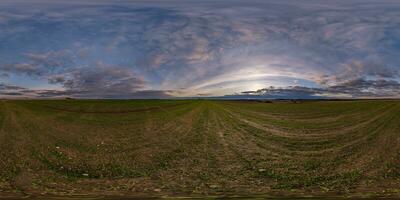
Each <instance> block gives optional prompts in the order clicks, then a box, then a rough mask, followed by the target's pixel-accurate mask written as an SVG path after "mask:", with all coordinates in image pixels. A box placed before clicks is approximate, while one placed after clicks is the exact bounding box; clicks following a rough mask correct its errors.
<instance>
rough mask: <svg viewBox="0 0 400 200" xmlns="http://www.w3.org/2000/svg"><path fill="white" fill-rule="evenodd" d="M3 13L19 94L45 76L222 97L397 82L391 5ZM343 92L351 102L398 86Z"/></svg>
mask: <svg viewBox="0 0 400 200" xmlns="http://www.w3.org/2000/svg"><path fill="white" fill-rule="evenodd" d="M0 5H2V7H1V8H0V30H1V32H0V73H1V74H2V76H0V79H2V82H4V83H6V82H7V83H8V84H11V85H18V84H19V85H20V86H22V87H26V88H30V87H31V86H30V85H28V84H24V80H28V79H35V80H46V81H47V82H48V85H49V88H50V86H53V85H57V86H60V87H61V88H62V91H63V92H64V93H62V92H59V93H57V92H56V93H57V94H58V95H75V96H80V97H102V96H103V97H113V96H114V97H120V96H129V95H133V94H138V93H140V92H141V91H143V94H145V93H146V94H150V93H152V96H155V95H156V94H160V97H161V96H162V97H166V96H165V95H167V96H169V95H177V96H196V95H198V94H201V95H202V96H204V94H209V96H215V95H222V96H223V95H227V94H232V93H234V92H235V91H236V92H238V93H240V92H241V91H246V90H256V89H257V88H255V87H259V88H258V89H261V88H267V87H269V86H282V87H287V86H289V85H292V84H293V81H294V80H300V81H298V82H297V86H299V87H305V88H325V89H326V90H329V91H320V92H319V93H316V94H318V95H321V96H329V94H331V93H339V92H336V91H334V87H343V86H344V85H346V84H349V83H352V82H357V81H360V80H364V81H367V82H368V83H371V81H372V82H373V81H375V85H374V86H373V87H375V88H376V87H378V86H377V85H376V84H378V83H379V84H380V83H383V82H385V83H386V82H387V83H392V81H394V82H398V81H399V79H400V75H399V67H400V66H399V65H398V63H400V27H399V25H398V23H399V22H400V12H398V11H399V10H400V4H399V3H398V2H396V1H391V0H384V1H359V0H351V1H329V2H321V1H302V0H300V1H289V0H288V1H279V2H277V1H268V0H267V1H257V0H254V1H246V2H243V1H229V2H225V1H214V2H207V1H202V2H198V1H184V2H183V1H169V2H168V3H166V2H164V1H143V2H131V1H119V2H109V1H79V2H78V1H58V2H57V3H55V2H53V1H46V0H36V1H32V2H30V3H21V1H4V2H2V3H0ZM282 77H283V78H282ZM278 79H279V80H280V81H277V80H278ZM379 84H378V85H379ZM346 87H349V88H354V90H350V89H346V90H347V91H351V92H353V94H350V93H351V92H345V93H344V94H346V95H350V96H352V97H359V96H362V95H367V96H374V95H376V96H384V95H387V96H392V95H397V90H398V88H397V87H391V86H388V85H385V87H387V88H386V89H384V88H382V87H381V89H380V90H373V89H369V90H368V92H364V90H365V88H363V89H362V93H360V91H359V88H357V85H349V86H346ZM371 87H372V86H371ZM182 88H184V89H182ZM389 90H390V91H389ZM152 91H157V92H152ZM164 91H168V92H164ZM382 91H384V92H382ZM158 92H159V93H158ZM276 92H278V91H276ZM282 92H283V91H282ZM341 92H343V91H341ZM50 93H51V92H50ZM56 93H54V94H51V95H52V96H57V94H56ZM43 94H44V93H43ZM133 96H134V95H133ZM133 96H132V97H133Z"/></svg>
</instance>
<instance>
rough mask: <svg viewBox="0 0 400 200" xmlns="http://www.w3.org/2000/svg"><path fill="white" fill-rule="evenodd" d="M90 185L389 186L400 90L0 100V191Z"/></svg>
mask: <svg viewBox="0 0 400 200" xmlns="http://www.w3.org/2000/svg"><path fill="white" fill-rule="evenodd" d="M99 194H104V195H127V196H138V195H139V196H146V195H148V196H161V195H168V196H209V195H210V196H213V195H228V196H229V195H267V196H280V195H285V196H287V195H297V196H304V195H307V196H309V195H316V196H335V195H338V196H347V195H350V196H375V195H377V196H397V197H400V101H367V100H365V101H305V102H297V103H293V102H273V103H262V102H250V101H206V100H129V101H128V100H32V101H27V100H21V101H17V100H15V101H12V100H2V101H0V196H2V195H3V196H7V195H9V196H13V195H16V196H20V195H22V196H23V195H99Z"/></svg>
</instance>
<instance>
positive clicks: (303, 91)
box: [226, 79, 400, 99]
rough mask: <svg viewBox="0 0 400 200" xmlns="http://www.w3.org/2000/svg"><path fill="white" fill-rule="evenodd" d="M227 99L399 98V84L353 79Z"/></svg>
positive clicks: (246, 92) (260, 92)
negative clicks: (325, 85)
mask: <svg viewBox="0 0 400 200" xmlns="http://www.w3.org/2000/svg"><path fill="white" fill-rule="evenodd" d="M226 97H227V98H271V99H317V98H368V97H370V98H373V97H397V98H398V97H400V83H399V82H397V81H394V80H383V79H381V80H365V79H355V80H351V81H347V82H344V83H341V84H338V85H334V86H329V87H324V88H310V87H302V86H289V87H282V88H277V87H272V86H271V87H269V88H263V89H260V90H256V91H244V92H241V94H235V95H228V96H226Z"/></svg>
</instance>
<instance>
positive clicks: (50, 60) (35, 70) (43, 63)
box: [0, 50, 73, 78]
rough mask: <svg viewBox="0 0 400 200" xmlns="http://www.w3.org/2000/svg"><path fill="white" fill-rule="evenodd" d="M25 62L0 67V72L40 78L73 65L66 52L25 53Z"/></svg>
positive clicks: (69, 54) (68, 53) (70, 56)
mask: <svg viewBox="0 0 400 200" xmlns="http://www.w3.org/2000/svg"><path fill="white" fill-rule="evenodd" d="M24 57H25V59H26V60H27V61H26V62H18V63H13V64H4V65H0V71H3V72H6V73H14V74H18V75H27V76H29V77H34V78H41V77H42V76H46V75H48V74H51V73H56V72H58V71H62V70H65V68H66V67H69V66H71V65H72V64H73V61H72V54H71V52H69V51H67V50H62V51H50V52H46V53H26V54H24Z"/></svg>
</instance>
